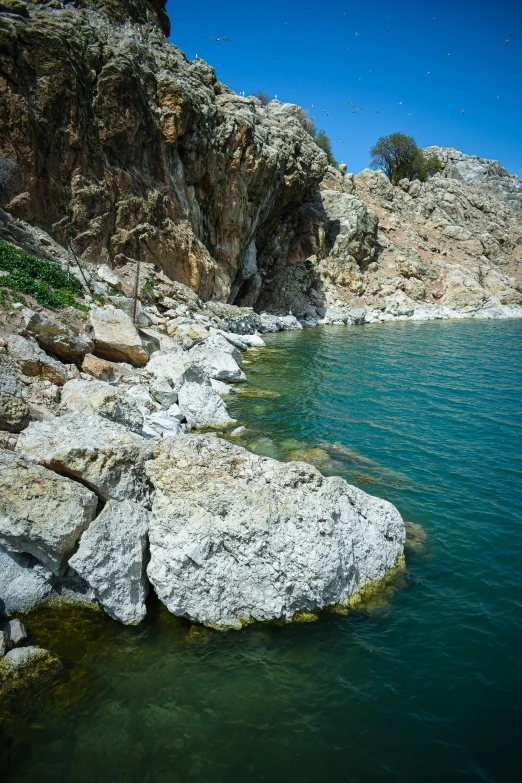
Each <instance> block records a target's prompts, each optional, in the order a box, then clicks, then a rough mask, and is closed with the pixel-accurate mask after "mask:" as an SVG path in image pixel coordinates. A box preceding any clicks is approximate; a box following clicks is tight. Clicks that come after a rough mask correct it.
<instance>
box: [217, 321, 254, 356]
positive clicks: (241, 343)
mask: <svg viewBox="0 0 522 783" xmlns="http://www.w3.org/2000/svg"><path fill="white" fill-rule="evenodd" d="M215 334H218V335H221V337H224V338H225V340H227V341H228V342H229V343H231V344H232V345H233V346H234V347H235V348H237V349H238V350H239V351H246V349H247V348H248V346H249V344H250V343H248V342H247V341H246V340H242V339H241V337H239V335H237V334H234V333H233V332H224V331H223V330H222V329H216V331H215ZM259 339H261V338H259ZM238 364H239V362H238Z"/></svg>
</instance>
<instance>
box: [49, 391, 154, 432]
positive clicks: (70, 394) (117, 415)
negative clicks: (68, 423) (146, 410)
mask: <svg viewBox="0 0 522 783" xmlns="http://www.w3.org/2000/svg"><path fill="white" fill-rule="evenodd" d="M62 403H63V404H64V405H66V406H67V408H68V409H69V410H71V411H79V412H83V413H86V414H91V413H97V414H98V416H103V418H105V419H109V421H114V422H116V423H117V424H123V426H124V427H128V429H129V430H132V432H141V430H142V428H143V416H142V414H141V413H140V411H139V410H138V406H137V405H136V404H135V403H134V402H131V400H129V399H128V398H127V397H125V396H124V395H123V394H120V392H119V391H118V390H117V389H115V388H114V387H113V386H110V385H109V384H108V383H105V382H104V381H83V380H76V379H74V380H72V381H68V383H66V384H65V386H64V387H63V391H62Z"/></svg>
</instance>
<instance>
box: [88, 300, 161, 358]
mask: <svg viewBox="0 0 522 783" xmlns="http://www.w3.org/2000/svg"><path fill="white" fill-rule="evenodd" d="M90 318H91V325H92V328H93V331H94V340H95V348H94V351H91V353H95V354H96V355H97V356H100V357H101V358H102V359H108V360H109V361H115V362H129V364H132V365H133V366H135V367H142V366H143V365H144V364H147V361H148V359H149V357H148V354H147V352H146V351H145V349H144V347H143V344H142V341H141V338H140V336H139V334H138V332H137V330H136V327H135V326H134V324H133V323H132V319H131V318H130V317H129V316H128V315H127V314H126V313H124V312H123V310H105V309H102V308H101V307H93V308H92V309H91V313H90Z"/></svg>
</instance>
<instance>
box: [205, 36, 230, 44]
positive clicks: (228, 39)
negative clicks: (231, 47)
mask: <svg viewBox="0 0 522 783" xmlns="http://www.w3.org/2000/svg"><path fill="white" fill-rule="evenodd" d="M205 38H210V39H211V40H212V41H216V42H217V41H230V38H216V36H215V35H206V36H205Z"/></svg>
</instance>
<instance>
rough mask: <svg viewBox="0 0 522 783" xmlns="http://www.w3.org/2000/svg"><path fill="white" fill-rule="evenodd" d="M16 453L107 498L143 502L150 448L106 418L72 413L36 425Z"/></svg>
mask: <svg viewBox="0 0 522 783" xmlns="http://www.w3.org/2000/svg"><path fill="white" fill-rule="evenodd" d="M16 452H17V453H18V454H20V455H22V456H24V457H26V458H27V459H30V460H32V461H33V462H39V463H40V464H41V465H45V466H46V467H48V468H50V469H51V470H55V471H57V472H58V473H62V474H64V475H66V476H72V477H73V478H77V479H79V480H80V481H81V482H82V483H83V484H86V485H87V486H88V487H90V488H91V489H93V490H94V492H96V494H97V495H98V496H99V497H101V498H102V499H103V500H111V499H112V500H138V501H141V500H144V499H145V498H147V497H148V486H147V482H146V479H145V475H144V470H143V465H144V463H145V461H146V460H147V459H148V457H149V456H150V446H149V444H148V443H147V442H146V441H145V440H144V439H143V438H141V437H140V436H139V435H136V434H135V433H133V432H130V431H129V430H128V429H126V428H125V427H123V426H122V425H120V424H115V423H114V422H109V421H107V419H104V418H102V417H101V416H96V415H92V416H83V415H82V414H80V413H69V414H67V415H65V416H61V417H60V418H58V419H55V421H53V422H33V423H32V424H30V425H29V427H28V428H27V429H26V430H24V433H23V437H22V436H20V437H19V438H18V441H17V444H16Z"/></svg>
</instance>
